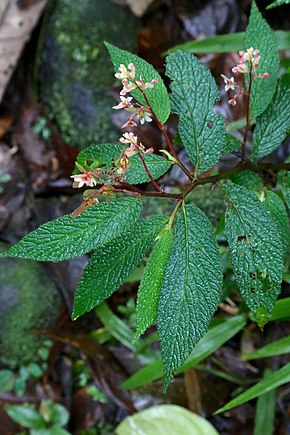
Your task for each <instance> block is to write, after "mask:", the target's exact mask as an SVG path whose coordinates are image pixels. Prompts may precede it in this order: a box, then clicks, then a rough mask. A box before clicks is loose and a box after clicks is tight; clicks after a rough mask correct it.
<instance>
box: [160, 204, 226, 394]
mask: <svg viewBox="0 0 290 435" xmlns="http://www.w3.org/2000/svg"><path fill="white" fill-rule="evenodd" d="M222 281H223V276H222V271H221V261H220V257H219V252H218V246H217V242H216V240H215V236H214V233H213V230H212V228H211V225H210V223H209V221H208V219H207V217H206V216H205V214H204V213H203V212H202V211H201V210H199V209H198V208H197V207H195V206H191V205H187V206H185V207H183V209H182V211H181V213H180V214H179V217H178V220H177V224H176V230H175V235H174V241H173V247H172V251H171V255H170V259H169V262H168V265H167V268H166V272H165V276H164V281H163V284H162V287H161V291H160V300H159V307H158V334H159V337H160V341H161V346H162V352H161V355H162V361H163V369H164V376H165V379H164V386H165V388H166V387H167V386H168V383H169V381H170V379H171V378H172V375H173V372H175V371H176V370H177V369H178V368H179V367H180V366H181V364H182V363H183V362H184V361H185V359H186V358H187V357H188V356H189V354H190V352H191V351H192V349H193V348H194V346H196V344H197V343H198V342H199V340H200V339H201V338H202V337H203V336H204V335H205V333H206V331H207V329H208V325H209V321H210V319H211V317H212V315H213V314H214V312H215V311H216V309H217V306H218V304H219V302H220V300H221V294H222Z"/></svg>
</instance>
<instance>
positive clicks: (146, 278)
mask: <svg viewBox="0 0 290 435" xmlns="http://www.w3.org/2000/svg"><path fill="white" fill-rule="evenodd" d="M172 243H173V236H172V233H171V231H170V230H166V231H165V232H164V233H163V234H162V236H161V237H160V239H159V240H158V241H157V242H156V245H155V246H154V249H153V251H152V252H151V254H150V257H149V259H148V262H147V265H146V268H145V271H144V275H143V278H142V281H141V283H140V286H139V289H138V298H137V328H136V332H135V335H134V339H133V341H134V342H135V341H136V340H137V339H138V338H139V337H140V335H142V334H144V332H145V331H146V329H147V328H148V327H149V326H150V325H151V324H152V322H154V320H155V319H156V317H157V312H158V301H159V294H160V288H161V285H162V281H163V276H164V273H165V268H166V265H167V262H168V259H169V255H170V252H171V248H172Z"/></svg>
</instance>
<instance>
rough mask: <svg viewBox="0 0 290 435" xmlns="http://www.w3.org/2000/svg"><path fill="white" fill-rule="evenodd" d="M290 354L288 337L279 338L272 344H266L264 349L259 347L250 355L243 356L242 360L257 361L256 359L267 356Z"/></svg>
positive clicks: (289, 337)
mask: <svg viewBox="0 0 290 435" xmlns="http://www.w3.org/2000/svg"><path fill="white" fill-rule="evenodd" d="M285 354H290V336H287V337H283V338H280V339H279V340H275V341H273V342H272V343H269V344H267V345H266V346H264V347H261V348H260V349H258V350H255V351H254V352H252V353H250V354H249V355H245V356H244V359H246V360H249V359H257V358H267V357H269V356H275V355H285Z"/></svg>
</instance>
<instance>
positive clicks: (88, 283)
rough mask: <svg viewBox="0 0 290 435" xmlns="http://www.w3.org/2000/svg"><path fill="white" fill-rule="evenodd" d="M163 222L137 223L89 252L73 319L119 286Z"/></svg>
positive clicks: (155, 217) (76, 296)
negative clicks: (88, 259) (89, 257)
mask: <svg viewBox="0 0 290 435" xmlns="http://www.w3.org/2000/svg"><path fill="white" fill-rule="evenodd" d="M165 223H166V218H165V217H163V216H154V217H152V218H150V219H148V220H142V221H138V222H137V223H136V224H132V226H131V228H130V229H127V230H126V233H124V234H123V235H121V236H119V237H117V238H115V239H114V240H112V241H110V242H109V243H108V244H106V245H105V246H102V247H101V248H99V249H97V250H96V251H95V252H94V253H93V255H92V257H91V259H90V261H89V264H88V265H87V266H86V268H85V270H84V273H83V275H82V277H81V279H80V281H79V284H78V287H77V290H76V294H75V299H74V311H73V314H72V318H73V319H74V320H75V319H77V318H78V317H79V316H81V315H82V314H84V313H86V312H87V311H90V310H91V309H92V308H94V307H95V306H96V305H99V304H100V303H101V302H103V301H104V300H105V299H107V298H108V297H109V296H110V295H111V294H112V293H113V292H114V291H115V290H117V289H118V288H119V287H120V285H121V284H122V283H123V282H124V281H125V279H126V278H127V277H128V276H129V275H130V274H131V273H132V272H133V270H134V269H135V268H136V267H137V266H138V264H139V263H140V262H141V260H142V259H143V257H144V255H145V254H146V252H147V251H148V249H149V247H150V245H151V244H152V243H153V241H154V239H155V237H156V236H157V235H158V233H159V232H160V231H161V229H162V227H163V226H164V225H165Z"/></svg>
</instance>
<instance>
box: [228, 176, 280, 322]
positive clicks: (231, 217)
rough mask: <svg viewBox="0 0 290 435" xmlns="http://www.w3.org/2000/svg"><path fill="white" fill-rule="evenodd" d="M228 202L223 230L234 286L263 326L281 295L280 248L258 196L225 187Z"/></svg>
mask: <svg viewBox="0 0 290 435" xmlns="http://www.w3.org/2000/svg"><path fill="white" fill-rule="evenodd" d="M223 189H224V191H225V193H226V198H227V201H228V210H227V213H226V219H225V229H226V233H227V237H228V242H229V246H230V254H231V259H232V264H233V269H234V273H235V277H236V280H237V284H238V286H239V289H240V291H241V294H242V296H243V298H244V300H245V302H246V304H247V305H248V307H249V308H250V309H251V310H252V312H253V313H256V315H257V316H258V317H257V321H258V323H259V324H260V325H261V326H262V325H263V324H264V323H266V321H267V320H269V319H268V317H270V315H271V312H272V309H273V306H274V303H275V301H276V299H277V296H278V294H279V293H280V286H281V280H282V272H283V248H282V243H281V240H280V235H279V231H278V228H277V226H276V225H275V223H274V222H273V220H272V219H271V215H270V212H269V211H268V210H267V208H266V207H265V204H263V203H261V202H260V201H259V199H258V198H257V196H256V195H255V194H254V193H252V192H250V191H249V190H247V189H245V188H244V187H242V186H238V185H236V184H233V183H231V184H226V185H225V184H224V185H223Z"/></svg>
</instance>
